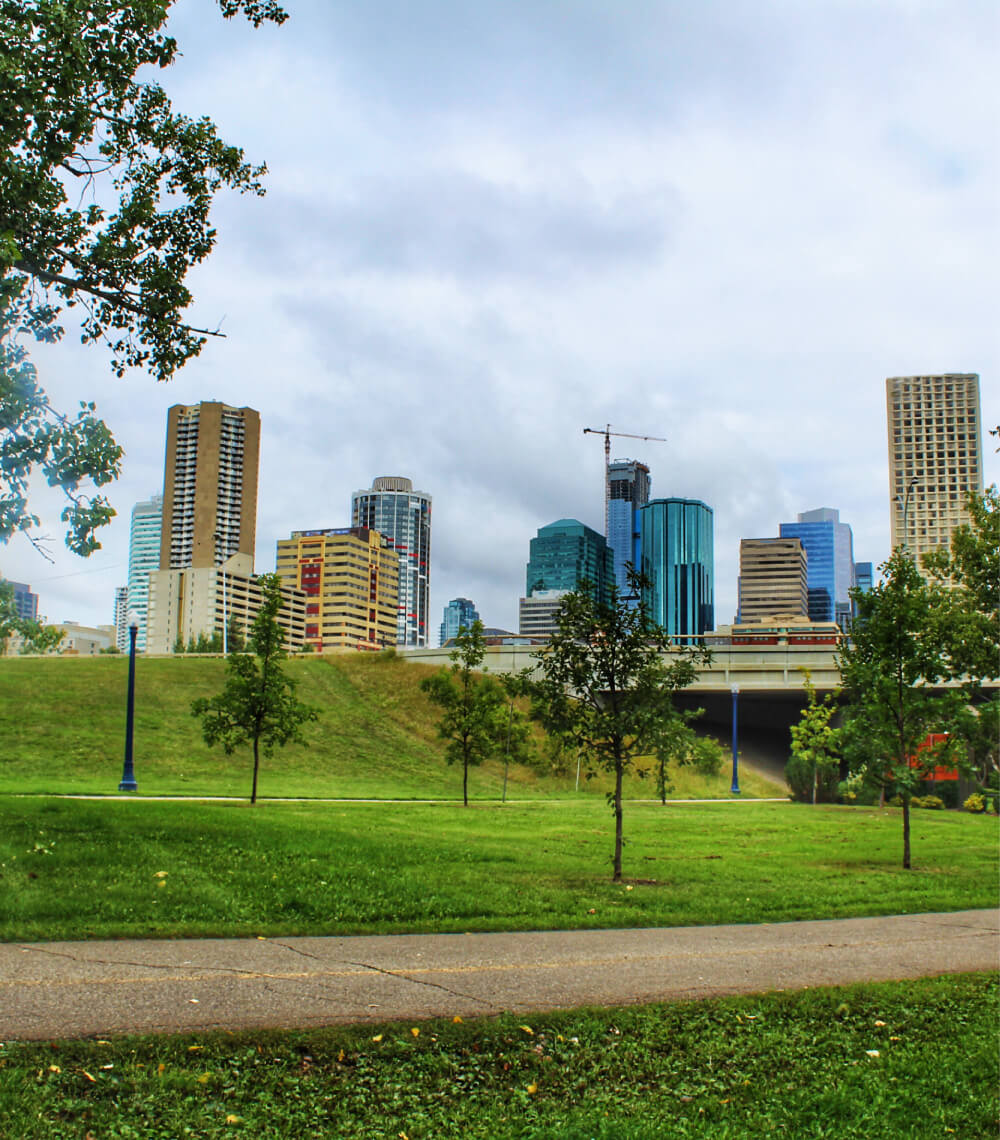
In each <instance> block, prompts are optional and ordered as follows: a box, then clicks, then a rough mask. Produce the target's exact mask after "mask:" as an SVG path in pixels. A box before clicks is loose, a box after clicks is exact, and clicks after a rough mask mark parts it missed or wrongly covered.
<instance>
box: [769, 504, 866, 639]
mask: <svg viewBox="0 0 1000 1140" xmlns="http://www.w3.org/2000/svg"><path fill="white" fill-rule="evenodd" d="M779 534H780V536H781V537H782V538H797V539H798V540H799V541H800V542H801V543H802V547H803V549H804V550H805V552H806V588H807V590H808V594H809V619H810V620H811V621H835V622H836V623H837V624H838V625H840V626H841V627H843V626H845V625H849V624H850V620H851V612H852V604H851V596H850V591H851V588H852V587H853V585H854V536H853V534H852V532H851V528H850V527H849V526H848V525H847V523H842V522H841V521H840V512H839V511H835V510H831V509H830V508H829V507H822V508H820V509H819V510H816V511H804V512H803V513H802V514H800V515H799V517H798V522H793V523H782V524H781V526H780V528H779Z"/></svg>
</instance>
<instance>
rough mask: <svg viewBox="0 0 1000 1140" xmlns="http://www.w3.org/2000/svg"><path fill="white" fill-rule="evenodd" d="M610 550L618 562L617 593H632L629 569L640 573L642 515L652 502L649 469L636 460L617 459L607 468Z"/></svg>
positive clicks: (616, 564) (616, 574) (616, 562)
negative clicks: (630, 567) (640, 515)
mask: <svg viewBox="0 0 1000 1140" xmlns="http://www.w3.org/2000/svg"><path fill="white" fill-rule="evenodd" d="M607 476H608V546H610V547H611V552H612V554H613V555H614V560H615V582H616V584H617V586H618V593H619V594H623V595H627V594H628V593H630V591H631V587H630V586H629V581H628V569H627V567H628V566H630V565H631V566H633V567H634V568H635V569H636V570H638V569H639V568H640V566H641V564H642V563H641V559H642V551H641V549H640V545H639V511H640V510H641V509H642V508H643V507H644V506H645V505H646V503H648V502H649V488H650V482H651V481H650V477H649V468H648V467H647V466H646V464H645V463H640V462H639V461H638V460H636V459H616V460H615V461H614V462H613V463H612V464H610V466H609V467H608V472H607Z"/></svg>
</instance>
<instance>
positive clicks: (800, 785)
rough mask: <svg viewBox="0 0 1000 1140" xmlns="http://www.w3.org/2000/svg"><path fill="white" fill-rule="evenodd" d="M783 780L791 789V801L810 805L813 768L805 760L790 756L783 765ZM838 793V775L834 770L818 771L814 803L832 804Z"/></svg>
mask: <svg viewBox="0 0 1000 1140" xmlns="http://www.w3.org/2000/svg"><path fill="white" fill-rule="evenodd" d="M785 779H786V780H787V781H788V786H789V787H790V788H791V789H792V799H793V800H797V801H798V802H799V803H803V804H809V803H812V794H813V766H812V764H811V763H809V762H808V761H806V760H802V759H800V758H799V757H798V756H795V755H792V756H790V757H789V758H788V763H787V764H786V765H785ZM839 791H840V775H839V773H838V772H837V769H836V768H826V769H823V768H821V769H820V772H819V780H818V781H817V784H816V802H817V803H820V804H832V803H835V802H836V800H837V795H838V793H839Z"/></svg>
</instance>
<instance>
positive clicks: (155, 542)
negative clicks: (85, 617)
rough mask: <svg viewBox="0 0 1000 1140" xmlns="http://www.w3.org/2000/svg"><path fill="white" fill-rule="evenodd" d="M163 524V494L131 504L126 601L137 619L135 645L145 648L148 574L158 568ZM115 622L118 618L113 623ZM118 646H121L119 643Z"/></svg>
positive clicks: (138, 647)
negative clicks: (132, 505)
mask: <svg viewBox="0 0 1000 1140" xmlns="http://www.w3.org/2000/svg"><path fill="white" fill-rule="evenodd" d="M162 526H163V496H162V495H153V497H152V498H151V499H148V500H146V501H145V502H142V503H136V505H135V506H134V507H133V508H132V524H131V527H130V528H129V535H128V601H127V603H126V609H127V610H131V611H132V612H133V613H134V614H135V616H136V618H137V619H138V621H137V633H136V635H135V647H136V649H137V650H138V651H140V652H142V651H143V650H144V649H145V648H146V616H147V609H148V604H149V574H150V571H151V570H159V568H160V537H161V532H162ZM115 624H116V626H117V622H116V623H115ZM124 648H125V649H127V648H128V630H126V631H125V646H124ZM119 649H122V646H121V645H119Z"/></svg>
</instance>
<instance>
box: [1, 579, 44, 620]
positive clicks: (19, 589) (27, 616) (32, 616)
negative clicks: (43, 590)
mask: <svg viewBox="0 0 1000 1140" xmlns="http://www.w3.org/2000/svg"><path fill="white" fill-rule="evenodd" d="M0 582H3V583H4V584H5V585H7V586H10V587H11V589H12V590H13V594H12V601H13V602H14V612H15V613H16V614H17V616H18V617H19V618H20V619H21V620H22V621H37V620H38V595H37V594H33V593H32V592H31V587H30V586H29V585H27V583H25V582H12V581H10V579H8V578H0Z"/></svg>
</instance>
